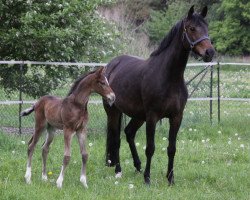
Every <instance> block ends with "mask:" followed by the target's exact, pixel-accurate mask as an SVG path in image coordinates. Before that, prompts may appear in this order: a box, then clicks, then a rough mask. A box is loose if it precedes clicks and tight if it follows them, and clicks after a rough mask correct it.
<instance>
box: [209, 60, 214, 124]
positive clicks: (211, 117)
mask: <svg viewBox="0 0 250 200" xmlns="http://www.w3.org/2000/svg"><path fill="white" fill-rule="evenodd" d="M210 70H211V71H210V102H209V103H210V122H211V124H212V120H213V116H212V115H213V100H212V98H213V65H211V68H210Z"/></svg>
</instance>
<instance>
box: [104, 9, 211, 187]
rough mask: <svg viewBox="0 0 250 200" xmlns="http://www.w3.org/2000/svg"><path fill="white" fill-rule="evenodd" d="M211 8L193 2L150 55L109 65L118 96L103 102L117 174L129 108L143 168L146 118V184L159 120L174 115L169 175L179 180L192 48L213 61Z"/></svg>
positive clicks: (130, 138) (129, 135)
mask: <svg viewBox="0 0 250 200" xmlns="http://www.w3.org/2000/svg"><path fill="white" fill-rule="evenodd" d="M206 14H207V7H204V8H203V9H202V11H201V13H195V12H194V7H193V6H192V7H191V8H190V10H189V12H188V15H187V16H186V17H185V18H184V19H183V20H180V21H179V22H178V23H177V24H176V25H175V26H174V27H172V29H171V30H170V32H169V33H168V34H167V36H166V37H165V38H164V39H163V40H162V42H161V44H160V45H159V47H158V49H156V50H155V51H154V52H153V53H152V54H151V56H150V57H149V58H148V59H146V60H144V59H141V58H138V57H133V56H127V55H123V56H119V57H116V58H114V59H113V60H112V61H111V62H110V63H109V64H108V65H107V70H106V76H107V78H108V80H109V83H110V86H111V88H112V89H113V91H114V92H115V95H116V101H115V103H114V104H113V106H112V107H110V106H108V105H107V103H105V102H104V108H105V111H106V113H107V117H108V120H107V147H106V162H107V165H109V166H115V173H116V176H117V177H119V176H121V167H120V158H119V148H120V131H121V130H120V129H121V117H122V113H125V114H126V115H128V116H130V117H131V120H130V122H129V123H128V125H127V126H126V128H125V134H126V139H127V142H128V144H129V147H130V150H131V153H132V157H133V161H134V166H135V168H136V170H138V171H141V161H140V159H139V156H138V153H137V150H136V146H135V142H134V140H135V135H136V132H137V130H138V129H139V128H140V127H141V126H142V124H143V123H144V122H146V151H145V154H146V157H147V161H146V168H145V171H144V180H145V183H147V184H149V183H150V165H151V159H152V156H153V154H154V151H155V141H154V138H155V128H156V123H157V122H158V121H159V120H160V119H162V118H169V124H170V129H169V137H168V139H169V145H168V148H167V155H168V159H169V160H168V171H167V179H168V181H169V184H173V183H174V171H173V165H174V156H175V151H176V137H177V133H178V130H179V127H180V125H181V121H182V117H183V110H184V107H185V104H186V102H187V97H188V92H187V88H186V85H185V81H184V77H183V76H184V70H185V67H186V64H187V61H188V57H189V53H190V51H193V52H194V53H195V54H197V55H199V56H200V57H202V59H203V61H205V62H210V61H211V60H212V58H213V55H214V53H215V51H214V48H213V46H212V44H211V41H210V39H209V37H208V25H207V23H206V21H205V20H204V18H205V16H206Z"/></svg>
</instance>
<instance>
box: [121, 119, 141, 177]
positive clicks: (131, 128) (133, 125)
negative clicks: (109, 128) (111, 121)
mask: <svg viewBox="0 0 250 200" xmlns="http://www.w3.org/2000/svg"><path fill="white" fill-rule="evenodd" d="M143 123H144V121H142V120H137V119H135V118H132V119H131V120H130V122H129V124H128V125H127V127H126V128H125V130H124V131H125V134H126V139H127V142H128V144H129V148H130V151H131V154H132V157H133V160H134V166H135V168H136V170H137V171H138V172H140V171H141V161H140V158H139V156H138V153H137V150H136V146H135V135H136V132H137V130H138V129H139V128H140V127H141V126H142V124H143Z"/></svg>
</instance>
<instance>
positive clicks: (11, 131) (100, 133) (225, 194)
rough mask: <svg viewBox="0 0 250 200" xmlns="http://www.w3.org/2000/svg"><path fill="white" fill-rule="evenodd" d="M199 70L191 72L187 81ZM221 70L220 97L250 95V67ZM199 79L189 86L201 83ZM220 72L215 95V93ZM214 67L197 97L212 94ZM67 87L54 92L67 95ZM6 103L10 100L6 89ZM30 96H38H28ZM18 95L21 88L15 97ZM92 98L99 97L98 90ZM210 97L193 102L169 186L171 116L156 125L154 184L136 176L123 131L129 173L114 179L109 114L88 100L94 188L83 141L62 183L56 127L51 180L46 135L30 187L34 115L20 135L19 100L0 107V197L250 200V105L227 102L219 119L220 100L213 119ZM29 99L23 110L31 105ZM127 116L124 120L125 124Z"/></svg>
mask: <svg viewBox="0 0 250 200" xmlns="http://www.w3.org/2000/svg"><path fill="white" fill-rule="evenodd" d="M200 69H201V68H196V69H192V70H190V69H187V70H186V75H185V76H186V77H187V78H186V79H187V80H189V78H191V77H192V76H193V75H195V74H196V73H197V72H198V71H199V70H200ZM240 70H242V71H235V68H222V69H221V95H222V96H223V97H234V98H236V97H237V98H250V94H249V93H250V92H249V91H250V88H249V85H250V84H249V78H248V77H249V75H250V74H249V73H250V72H249V69H248V68H243V69H240ZM197 81H198V80H195V82H194V83H192V84H191V85H190V86H189V91H190V90H192V88H194V87H195V83H197ZM216 82H217V76H216V70H215V71H214V81H213V84H214V86H213V96H214V97H215V96H216V95H217V91H216V84H215V83H216ZM209 84H210V78H209V72H208V74H207V76H206V78H205V79H204V81H203V82H202V84H201V85H200V86H199V89H198V90H197V91H196V92H195V93H194V97H207V96H209V92H210V91H209ZM68 88H69V85H66V86H65V87H62V88H60V89H58V90H57V91H55V93H53V94H55V95H57V96H62V97H63V96H65V95H66V93H67V91H68ZM0 97H1V100H7V99H8V98H7V97H6V96H5V95H4V92H3V90H0ZM24 98H25V100H26V99H27V100H32V98H30V97H28V96H25V95H24ZM9 99H10V100H17V99H18V93H14V94H11V95H10V98H9ZM91 99H92V100H100V97H99V96H97V95H93V96H92V97H91ZM209 103H210V102H209V101H188V103H187V105H186V108H185V112H184V118H183V122H182V126H181V128H180V131H179V134H178V141H177V152H176V157H175V182H176V184H175V185H174V186H171V187H169V186H168V184H167V181H166V177H165V176H166V171H167V162H168V160H167V153H166V149H167V145H168V140H167V138H168V129H169V125H168V120H167V119H164V120H162V121H161V122H159V123H158V124H157V130H156V140H155V141H156V151H155V154H154V157H153V160H152V167H151V186H150V187H148V186H146V185H145V184H144V183H143V174H139V173H135V169H134V167H133V161H132V157H131V154H130V150H129V147H128V144H127V142H126V138H125V134H124V133H123V132H122V134H121V137H122V138H121V141H122V143H121V150H120V152H121V165H122V169H123V177H122V178H121V179H115V177H114V168H108V167H106V166H105V163H104V160H105V139H106V135H105V134H106V133H105V130H106V115H105V112H104V109H103V106H102V104H89V105H88V110H89V123H88V140H87V149H88V153H89V161H88V163H87V179H88V186H89V188H88V189H85V188H83V186H82V185H81V183H80V181H79V179H80V168H81V156H80V153H79V147H78V142H77V140H76V138H74V140H73V142H72V158H71V162H70V164H69V167H68V168H67V171H66V175H65V180H64V183H63V188H62V189H61V190H59V189H57V187H56V183H55V182H56V179H57V177H58V175H59V173H60V167H61V164H62V159H63V136H62V134H61V132H58V134H57V136H56V137H55V140H54V142H53V144H52V145H51V151H50V154H49V158H48V172H50V173H49V174H50V175H49V180H48V182H42V180H41V145H42V143H43V141H44V139H45V135H43V136H42V138H41V140H40V142H39V144H38V145H37V148H36V151H35V154H34V159H33V168H32V184H31V185H26V183H25V181H24V174H25V168H26V157H27V155H26V152H27V142H28V141H29V139H30V137H31V135H30V133H32V131H33V127H34V114H31V115H30V116H27V117H24V118H22V127H23V129H22V132H23V134H22V135H18V134H15V133H18V129H17V128H18V120H19V118H18V112H19V106H18V105H0V111H1V114H0V125H1V128H0V199H4V200H5V199H11V200H12V199H22V200H24V199H37V200H41V199H70V200H71V199H93V200H94V199H95V200H96V199H108V200H110V199H140V200H141V199H143V200H144V199H171V200H175V199H176V200H179V199H181V200H182V199H188V200H189V199H195V200H196V199H201V200H203V199H209V200H211V199H218V200H221V199H227V200H228V199H230V200H234V199H235V200H239V199H243V200H249V198H250V190H249V188H250V179H249V177H250V137H249V135H250V131H249V130H250V129H249V121H250V102H249V101H221V105H220V106H221V112H220V115H221V121H220V123H218V118H217V115H218V112H217V107H218V104H217V101H213V114H212V123H211V121H210V115H209V112H210V111H209V109H210V107H209ZM29 106H30V105H29V104H23V105H22V109H25V108H27V107H29ZM128 121H129V118H128V117H124V120H123V124H122V125H123V127H124V126H125V125H126V123H128ZM145 141H146V139H145V126H142V127H141V129H140V130H139V131H138V133H137V137H136V141H135V142H136V145H137V148H138V153H139V155H140V158H141V161H142V166H143V169H144V167H145V161H146V156H145V153H144V151H145V150H144V149H145V143H146V142H145Z"/></svg>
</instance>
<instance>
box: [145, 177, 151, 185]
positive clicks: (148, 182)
mask: <svg viewBox="0 0 250 200" xmlns="http://www.w3.org/2000/svg"><path fill="white" fill-rule="evenodd" d="M144 182H145V184H146V185H147V186H150V178H149V177H144Z"/></svg>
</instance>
